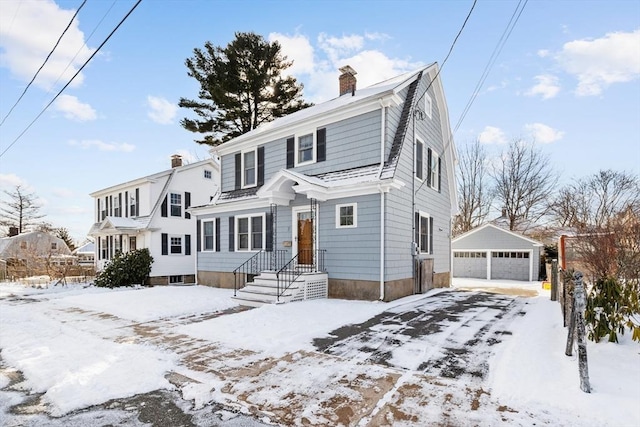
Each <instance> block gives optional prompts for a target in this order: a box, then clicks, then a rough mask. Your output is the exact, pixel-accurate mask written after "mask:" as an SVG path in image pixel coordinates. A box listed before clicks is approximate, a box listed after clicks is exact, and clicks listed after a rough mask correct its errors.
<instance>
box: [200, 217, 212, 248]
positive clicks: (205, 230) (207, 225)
mask: <svg viewBox="0 0 640 427" xmlns="http://www.w3.org/2000/svg"><path fill="white" fill-rule="evenodd" d="M214 230H215V228H214V222H213V221H203V222H202V244H203V248H202V250H203V251H214V250H215V238H214V237H215V236H214Z"/></svg>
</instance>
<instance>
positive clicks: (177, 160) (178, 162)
mask: <svg viewBox="0 0 640 427" xmlns="http://www.w3.org/2000/svg"><path fill="white" fill-rule="evenodd" d="M180 166H182V156H181V155H179V154H174V155H173V156H171V167H172V168H179V167H180Z"/></svg>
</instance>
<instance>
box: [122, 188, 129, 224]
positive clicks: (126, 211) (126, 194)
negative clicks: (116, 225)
mask: <svg viewBox="0 0 640 427" xmlns="http://www.w3.org/2000/svg"><path fill="white" fill-rule="evenodd" d="M123 208H124V216H126V217H127V218H128V217H129V192H128V191H125V192H124V206H123Z"/></svg>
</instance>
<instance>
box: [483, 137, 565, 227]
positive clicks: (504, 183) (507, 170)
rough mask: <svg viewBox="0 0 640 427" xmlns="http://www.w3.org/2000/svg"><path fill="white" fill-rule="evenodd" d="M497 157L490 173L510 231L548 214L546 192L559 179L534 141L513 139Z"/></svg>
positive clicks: (550, 192) (549, 191)
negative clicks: (498, 157)
mask: <svg viewBox="0 0 640 427" xmlns="http://www.w3.org/2000/svg"><path fill="white" fill-rule="evenodd" d="M500 160H501V161H500V162H499V164H498V165H496V166H495V168H494V169H493V171H492V172H491V176H492V178H493V180H494V183H495V195H496V202H497V203H498V204H499V206H498V208H500V209H501V210H503V211H504V212H505V215H506V216H507V219H508V220H509V230H515V229H516V228H517V227H518V226H519V225H525V224H528V223H534V222H536V221H538V220H539V219H540V218H542V216H544V215H545V214H546V213H547V211H548V209H549V203H548V199H549V195H550V194H552V193H553V190H554V188H555V186H556V183H557V181H558V176H557V174H556V173H555V172H554V170H553V169H552V167H551V165H550V163H549V158H548V156H546V155H544V154H543V153H542V151H540V150H539V149H536V147H535V146H534V144H533V143H528V142H525V141H523V140H514V141H512V142H511V143H510V144H509V148H508V149H507V150H506V152H504V153H503V154H502V156H501V157H500ZM525 228H526V225H525ZM521 231H525V230H521Z"/></svg>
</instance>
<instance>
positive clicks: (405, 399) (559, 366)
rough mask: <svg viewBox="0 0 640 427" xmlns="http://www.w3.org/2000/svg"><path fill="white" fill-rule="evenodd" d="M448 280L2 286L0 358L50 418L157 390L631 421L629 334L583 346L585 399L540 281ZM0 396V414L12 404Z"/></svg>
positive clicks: (370, 410) (406, 419)
mask: <svg viewBox="0 0 640 427" xmlns="http://www.w3.org/2000/svg"><path fill="white" fill-rule="evenodd" d="M455 285H456V286H459V287H460V288H461V289H455V288H454V289H450V290H436V291H433V292H431V293H430V294H428V295H418V296H412V297H407V298H403V299H401V300H398V301H394V302H392V303H380V302H362V301H342V300H316V301H307V302H301V303H293V304H283V305H278V306H265V307H262V308H259V309H251V310H243V309H241V308H240V307H238V306H237V305H236V304H235V303H234V302H233V300H231V295H232V291H230V290H225V289H215V288H207V287H201V286H186V287H177V286H176V287H154V288H144V289H117V290H105V289H96V288H93V287H87V288H84V287H82V286H78V285H70V286H69V287H66V288H60V287H56V288H50V289H34V288H25V287H22V286H19V285H15V284H0V350H1V351H0V357H1V359H0V362H1V363H2V365H4V367H5V368H7V367H8V368H15V369H17V370H20V371H21V372H22V373H23V375H24V382H23V383H22V384H19V385H16V384H13V385H11V387H13V389H16V388H26V389H29V390H31V391H32V392H33V393H38V394H37V395H36V396H37V398H38V404H39V405H40V406H41V407H42V408H43V410H46V411H47V412H48V413H50V414H52V415H55V416H60V415H63V414H66V413H69V412H71V411H74V410H77V409H82V408H86V407H89V406H91V405H97V404H101V403H103V402H105V401H107V400H109V399H114V398H122V397H127V396H133V395H136V394H140V393H146V392H150V391H154V390H157V389H163V388H164V389H177V390H179V391H180V392H181V394H182V396H183V397H184V398H185V399H188V400H191V401H192V402H193V405H194V407H196V408H197V407H203V406H206V405H208V404H209V403H211V402H218V403H222V404H224V405H225V406H226V407H228V408H232V409H235V410H238V411H241V412H244V413H251V414H254V415H256V416H257V417H260V418H261V419H264V417H265V416H266V417H268V419H270V420H271V422H275V423H284V424H290V425H304V424H312V425H318V424H325V425H341V424H344V425H347V424H349V425H428V424H434V423H440V424H446V423H451V424H455V425H462V426H464V425H476V424H479V425H495V424H500V423H503V422H506V423H508V424H511V425H532V424H534V423H535V424H548V425H560V426H570V425H585V426H591V425H593V426H638V425H640V345H639V344H638V343H633V342H631V341H630V336H629V335H628V334H627V335H625V336H624V337H623V338H622V342H621V343H620V344H617V345H616V344H608V343H599V344H594V343H591V342H589V344H588V358H589V373H590V377H591V385H592V388H593V392H592V393H591V394H585V393H583V392H581V391H580V388H579V379H578V367H577V360H576V357H575V356H574V357H567V356H565V355H564V342H565V340H566V329H565V328H563V327H562V318H561V314H560V308H559V306H558V303H556V302H551V301H549V292H548V291H542V290H541V289H540V283H537V282H536V283H532V284H528V283H521V282H497V283H496V282H490V283H489V282H485V281H469V280H462V281H456V282H455ZM489 288H490V289H489ZM463 289H464V290H463ZM487 290H488V291H491V292H502V293H503V294H506V295H501V294H486V293H485V292H483V291H487ZM538 294H539V295H538ZM491 295H494V296H491ZM524 295H527V296H531V295H533V296H532V297H525V296H524ZM5 371H6V369H5ZM9 383H10V381H9V380H8V379H7V378H4V377H3V375H0V388H2V387H7V386H8V385H9ZM0 404H2V406H3V407H2V408H0V417H2V416H3V414H2V413H3V412H6V411H8V410H9V409H10V406H11V405H13V404H15V403H14V400H13V399H0ZM4 415H6V416H7V417H9V418H7V419H10V416H9V414H6V413H5V414H4ZM14 425H17V424H14Z"/></svg>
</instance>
